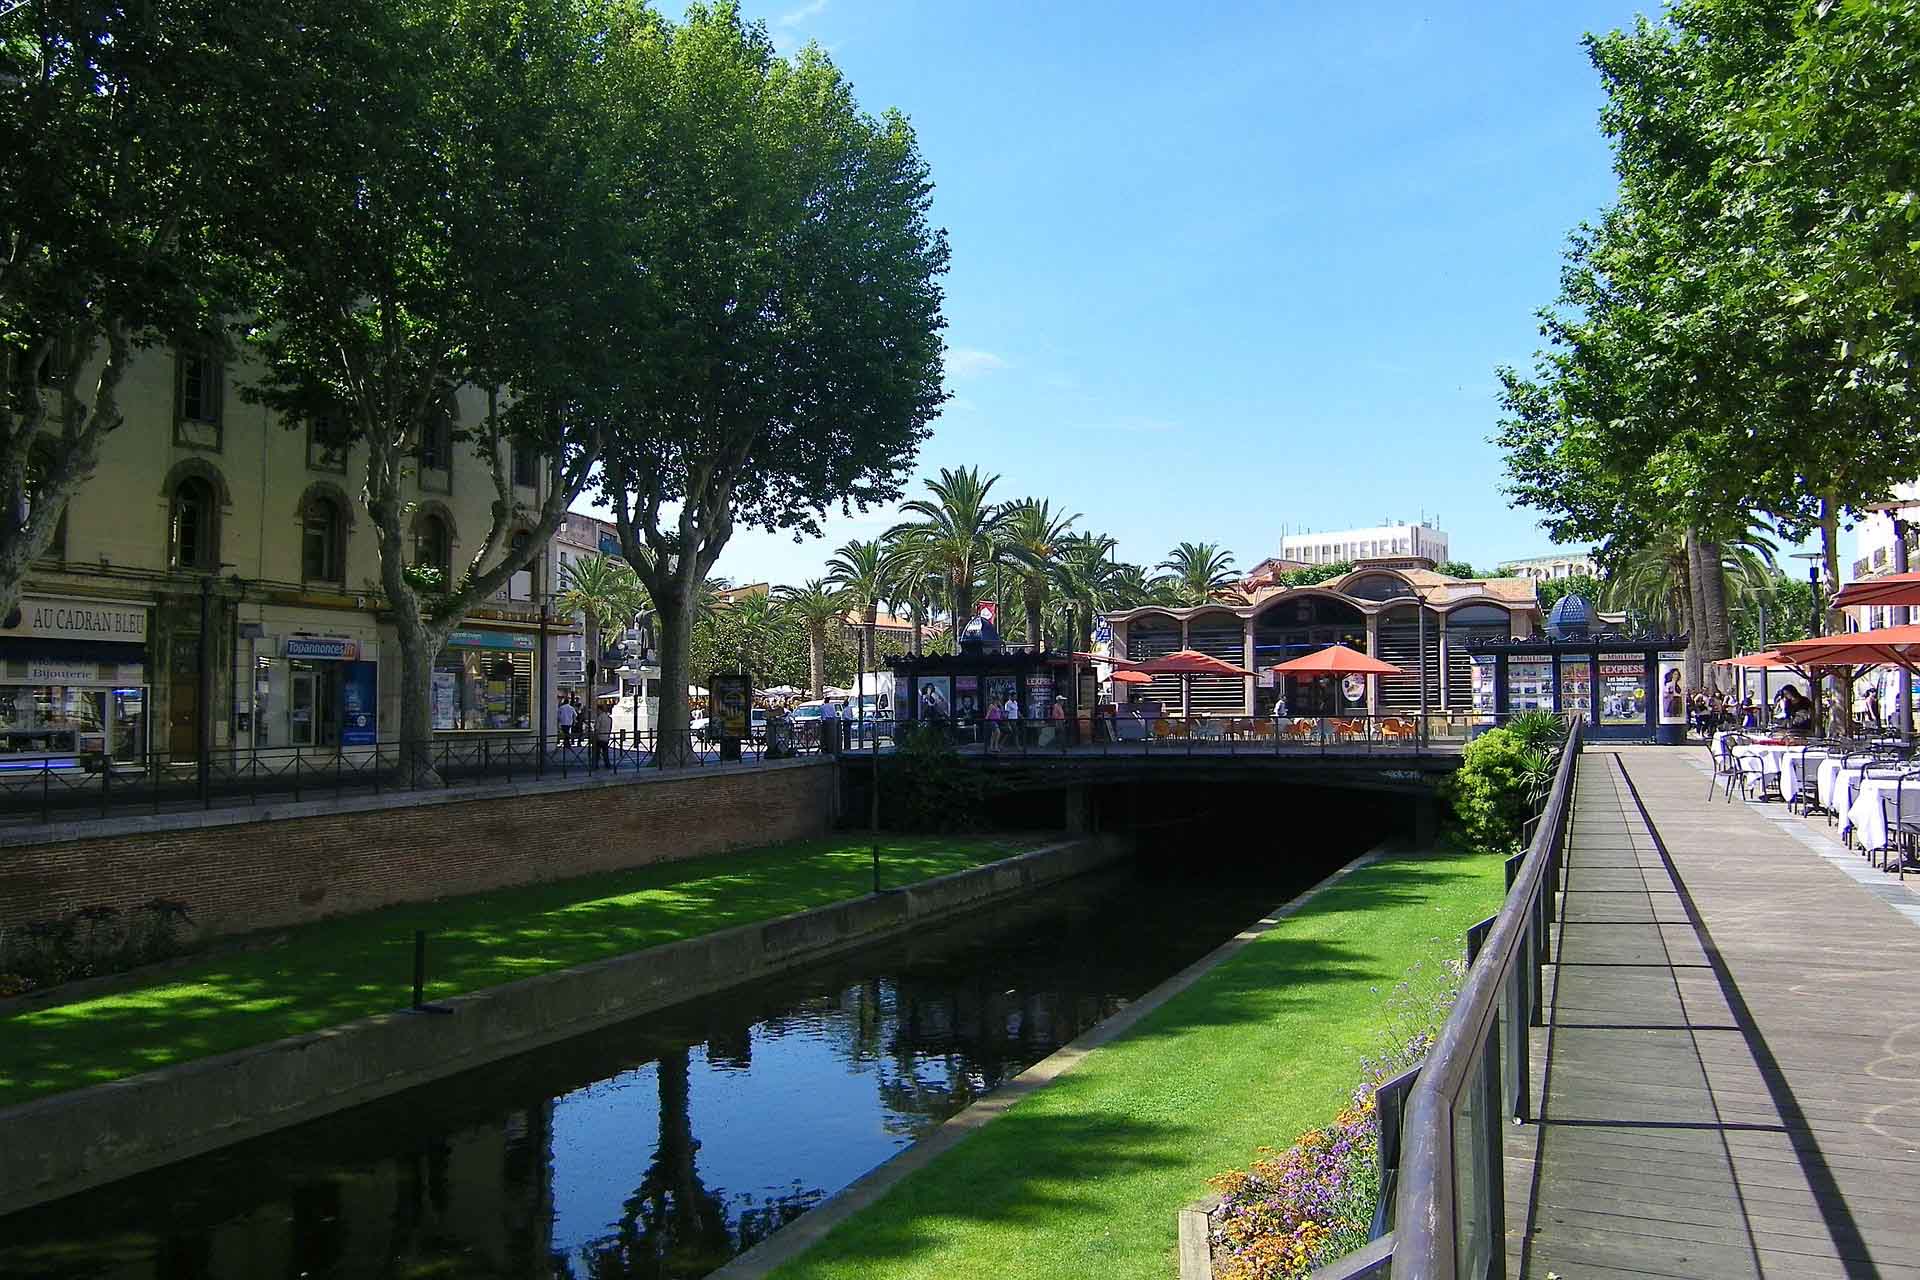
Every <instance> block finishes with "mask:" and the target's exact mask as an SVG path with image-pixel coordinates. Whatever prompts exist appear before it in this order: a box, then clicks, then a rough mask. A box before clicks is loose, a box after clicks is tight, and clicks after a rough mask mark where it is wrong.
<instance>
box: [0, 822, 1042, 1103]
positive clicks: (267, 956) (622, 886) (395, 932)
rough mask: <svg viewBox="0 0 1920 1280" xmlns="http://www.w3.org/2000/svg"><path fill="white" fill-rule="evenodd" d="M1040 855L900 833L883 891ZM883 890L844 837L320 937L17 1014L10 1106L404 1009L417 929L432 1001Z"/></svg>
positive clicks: (503, 894) (346, 920)
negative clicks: (1020, 855) (423, 934)
mask: <svg viewBox="0 0 1920 1280" xmlns="http://www.w3.org/2000/svg"><path fill="white" fill-rule="evenodd" d="M1037 843H1040V842H1039V841H1038V840H1035V839H1004V840H1003V839H993V838H987V837H980V836H965V837H945V838H935V837H928V838H920V837H912V836H895V835H889V836H887V837H885V842H884V843H883V845H882V846H881V866H882V878H883V882H884V883H885V884H888V885H896V886H897V885H902V884H910V883H916V882H918V881H921V880H927V879H931V878H933V877H935V876H941V875H946V874H948V873H949V872H954V871H963V870H966V869H967V868H969V867H975V866H978V865H980V864H981V863H985V862H991V861H993V860H995V859H997V858H1003V857H1007V856H1010V855H1011V854H1013V853H1016V852H1019V851H1020V850H1022V849H1025V848H1030V847H1033V846H1034V845H1036V844H1037ZM872 876H873V872H872V844H871V842H870V841H869V840H867V839H866V838H864V837H832V838H829V839H825V840H813V841H804V842H800V843H794V844H784V845H775V846H770V847H768V848H764V849H754V850H749V851H745V852H740V853H730V854H721V855H717V856H714V857H707V858H693V859H688V860H685V861H681V862H669V863H656V864H653V865H651V866H647V867H639V868H635V869H633V870H629V871H621V872H611V873H607V874H604V875H596V876H588V877H584V878H581V879H575V880H562V881H553V882H548V883H544V884H533V885H525V886H521V887H517V888H511V889H500V890H496V891H494V892H490V893H484V894H476V895H473V896H471V897H462V898H449V899H447V900H445V901H441V902H430V903H413V904H409V905H406V906H398V907H389V908H385V909H383V910H380V911H373V912H368V913H366V914H364V915H355V916H343V917H341V918H339V919H336V920H327V921H322V922H320V923H318V924H312V925H306V926H303V927H301V928H298V929H293V930H289V931H287V933H286V934H285V936H284V939H282V940H279V941H276V942H275V943H274V944H272V945H269V946H266V947H263V948H259V949H227V950H222V951H218V952H214V953H210V954H209V955H207V956H205V957H203V958H201V959H199V960H196V961H190V962H188V963H187V964H185V965H183V966H180V967H176V968H169V969H166V970H165V971H164V972H162V973H160V974H158V975H156V976H155V978H154V980H153V981H152V982H150V983H146V984H141V985H136V986H134V987H131V988H124V989H121V990H117V991H114V992H113V993H111V994H105V995H101V996H98V997H95V998H92V999H86V1000H80V1001H76V1002H74V1003H72V1004H65V1005H59V1006H56V1007H53V1008H37V1009H21V1010H18V1011H16V1012H14V1013H12V1014H10V1015H7V1016H3V1017H0V1106H11V1105H13V1104H16V1103H20V1102H25V1101H27V1100H29V1099H31V1098H36V1097H41V1096H44V1095H46V1094H51V1093H59V1092H62V1091H64V1090H68V1089H75V1088H79V1087H81V1086H84V1085H91V1084H99V1083H102V1082H104V1081H108V1080H117V1079H121V1078H123V1077H126V1076H130V1075H135V1074H138V1073H140V1072H143V1071H151V1070H154V1069H156V1068H159V1067H166V1066H172V1065H173V1064H175V1063H180V1062H189V1061H192V1060H194V1059H196V1058H204V1057H209V1056H212V1055H214V1054H218V1053H225V1052H227V1051H229V1050H233V1049H242V1048H247V1047H249V1046H251V1045H258V1044H266V1043H268V1042H270V1041H273V1040H278V1039H281V1038H283V1037H286V1036H292V1035H299V1034H301V1033H304V1032H309V1031H319V1030H323V1029H325V1028H327V1027H335V1026H339V1025H340V1024H342V1023H345V1022H351V1021H353V1020H354V1019H356V1018H361V1017H366V1016H368V1015H371V1014H377V1013H386V1012H390V1011H392V1010H394V1009H397V1008H401V1007H404V1006H405V1005H406V1003H407V1002H408V1000H409V998H410V996H411V984H412V975H413V931H414V930H415V929H425V930H426V931H427V933H428V939H429V940H428V953H427V973H428V979H429V981H428V984H427V995H428V997H429V998H430V999H444V998H446V997H449V996H455V995H461V994H464V993H466V992H470V991H479V990H482V989H484V988H487V987H495V986H500V985H501V984H503V983H508V982H513V981H516V980H518V979H521V978H528V977H532V976H534V975H536V974H541V973H547V972H550V971H552V970H555V969H563V968H568V967H571V966H573V965H579V964H586V963H588V962H589V961H594V960H601V959H605V958H607V957H610V956H616V955H622V954H625V953H627V952H631V951H641V950H645V949H646V948H648V947H656V946H660V945H661V944H663V943H668V942H676V941H679V940H681V939H683V938H691V937H696V936H698V935H701V934H706V933H713V932H716V931H718V930H721V929H726V928H730V927H732V926H735V925H742V924H750V923H753V922H755V921H759V920H769V919H773V918H774V917H777V916H783V915H787V914H790V913H792V912H795V911H805V910H808V909H810V908H813V907H820V906H825V905H828V904H830V903H834V902H840V901H844V900H846V899H849V898H857V897H860V896H861V895H863V894H865V893H867V892H869V891H870V890H871V889H872V884H873V880H872Z"/></svg>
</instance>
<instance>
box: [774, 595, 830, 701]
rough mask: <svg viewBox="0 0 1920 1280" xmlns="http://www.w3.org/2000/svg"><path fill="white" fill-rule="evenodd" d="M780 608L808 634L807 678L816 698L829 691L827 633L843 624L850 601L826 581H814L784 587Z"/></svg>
mask: <svg viewBox="0 0 1920 1280" xmlns="http://www.w3.org/2000/svg"><path fill="white" fill-rule="evenodd" d="M778 594H779V599H780V608H781V609H782V610H783V611H784V612H785V613H786V615H787V617H788V618H790V619H791V620H793V621H795V622H798V623H799V624H800V627H801V629H802V630H804V631H805V632H806V633H807V677H808V680H809V682H810V683H811V685H812V689H813V693H812V696H813V697H815V698H818V697H821V696H822V695H823V694H824V693H825V692H826V687H827V629H828V628H829V627H832V626H836V625H838V624H840V623H843V622H844V621H845V620H846V614H847V597H846V594H845V593H844V592H842V591H839V590H836V589H835V588H834V587H833V586H832V584H830V583H828V582H827V581H826V580H825V579H824V578H811V579H809V580H808V581H807V582H805V583H803V584H802V585H800V586H798V587H781V588H780V590H779V593H778Z"/></svg>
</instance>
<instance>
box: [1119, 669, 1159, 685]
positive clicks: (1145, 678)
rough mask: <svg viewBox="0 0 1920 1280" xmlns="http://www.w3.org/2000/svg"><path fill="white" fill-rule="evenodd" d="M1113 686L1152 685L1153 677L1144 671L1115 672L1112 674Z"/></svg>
mask: <svg viewBox="0 0 1920 1280" xmlns="http://www.w3.org/2000/svg"><path fill="white" fill-rule="evenodd" d="M1113 682H1114V683H1115V684H1152V683H1153V677H1152V676H1150V675H1148V674H1147V673H1146V672H1144V671H1116V672H1114V673H1113Z"/></svg>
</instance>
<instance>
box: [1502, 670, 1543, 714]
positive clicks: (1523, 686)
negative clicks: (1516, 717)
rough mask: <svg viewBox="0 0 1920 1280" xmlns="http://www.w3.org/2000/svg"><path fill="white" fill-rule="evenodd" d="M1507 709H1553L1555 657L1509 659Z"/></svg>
mask: <svg viewBox="0 0 1920 1280" xmlns="http://www.w3.org/2000/svg"><path fill="white" fill-rule="evenodd" d="M1507 710H1508V711H1551V710H1553V659H1552V658H1551V657H1539V658H1520V657H1512V658H1508V659H1507Z"/></svg>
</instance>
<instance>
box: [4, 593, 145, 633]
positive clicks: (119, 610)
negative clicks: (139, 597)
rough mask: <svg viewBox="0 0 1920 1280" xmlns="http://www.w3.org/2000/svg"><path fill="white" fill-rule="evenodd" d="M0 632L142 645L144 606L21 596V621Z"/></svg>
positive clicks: (115, 602) (107, 601) (115, 601)
mask: <svg viewBox="0 0 1920 1280" xmlns="http://www.w3.org/2000/svg"><path fill="white" fill-rule="evenodd" d="M0 635H9V636H38V637H42V638H45V639H49V640H110V641H114V642H116V643H119V644H145V643H146V642H147V607H146V606H145V605H143V604H128V603H122V602H120V601H117V600H62V599H49V598H46V597H41V596H24V597H22V598H21V601H20V620H19V621H18V622H17V623H15V624H14V625H13V626H11V627H4V628H0Z"/></svg>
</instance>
